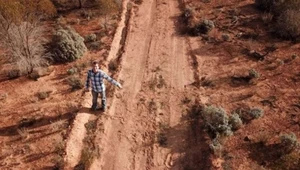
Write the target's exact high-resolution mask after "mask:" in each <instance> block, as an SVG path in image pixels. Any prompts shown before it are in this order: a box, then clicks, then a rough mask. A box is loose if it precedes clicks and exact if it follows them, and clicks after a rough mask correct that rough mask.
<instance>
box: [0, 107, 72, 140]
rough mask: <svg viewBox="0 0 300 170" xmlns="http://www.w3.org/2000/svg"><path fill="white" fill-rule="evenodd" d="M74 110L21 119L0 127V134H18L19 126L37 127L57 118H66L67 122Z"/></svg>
mask: <svg viewBox="0 0 300 170" xmlns="http://www.w3.org/2000/svg"><path fill="white" fill-rule="evenodd" d="M75 114H76V113H74V112H68V113H66V114H63V115H57V116H45V117H42V118H39V119H34V118H31V119H22V120H21V121H20V122H19V123H18V124H16V125H12V126H7V127H1V128H0V136H14V135H18V134H19V133H18V129H21V128H29V129H33V128H37V127H41V126H46V125H49V124H52V123H53V122H56V121H59V120H68V121H69V122H70V121H72V120H73V119H74V118H75Z"/></svg>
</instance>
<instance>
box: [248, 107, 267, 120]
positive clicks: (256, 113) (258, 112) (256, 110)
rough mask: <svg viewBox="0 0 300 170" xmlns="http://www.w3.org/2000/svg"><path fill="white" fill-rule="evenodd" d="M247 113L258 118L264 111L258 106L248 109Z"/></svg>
mask: <svg viewBox="0 0 300 170" xmlns="http://www.w3.org/2000/svg"><path fill="white" fill-rule="evenodd" d="M248 113H249V115H250V116H251V117H252V118H254V119H258V118H260V117H262V116H263V115H264V111H263V110H262V109H260V108H253V109H250V110H249V112H248Z"/></svg>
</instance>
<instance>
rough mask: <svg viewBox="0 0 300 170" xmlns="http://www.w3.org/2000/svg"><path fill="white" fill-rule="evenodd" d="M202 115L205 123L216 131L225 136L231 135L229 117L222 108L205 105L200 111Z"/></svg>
mask: <svg viewBox="0 0 300 170" xmlns="http://www.w3.org/2000/svg"><path fill="white" fill-rule="evenodd" d="M202 117H203V119H204V121H205V123H206V124H207V125H209V126H210V128H212V129H213V130H215V131H217V132H218V133H220V134H222V135H225V136H230V135H232V131H231V125H230V124H229V118H228V116H227V114H226V112H225V110H224V109H223V108H218V107H215V106H207V107H205V108H204V109H203V111H202Z"/></svg>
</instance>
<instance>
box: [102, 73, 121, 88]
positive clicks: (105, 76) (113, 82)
mask: <svg viewBox="0 0 300 170" xmlns="http://www.w3.org/2000/svg"><path fill="white" fill-rule="evenodd" d="M103 78H105V79H106V80H107V81H109V82H110V83H112V84H113V85H115V86H117V87H119V88H122V86H121V84H120V83H119V82H117V81H116V80H114V79H112V78H111V77H109V76H108V75H107V74H106V73H104V72H103Z"/></svg>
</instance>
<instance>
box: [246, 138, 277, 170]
mask: <svg viewBox="0 0 300 170" xmlns="http://www.w3.org/2000/svg"><path fill="white" fill-rule="evenodd" d="M245 147H246V148H247V150H248V151H250V154H249V157H250V158H251V159H252V160H253V161H255V162H257V164H259V165H262V166H266V167H267V166H268V165H270V164H271V163H273V162H275V161H276V160H278V159H279V158H280V157H281V156H282V153H281V152H280V151H281V150H282V146H280V144H271V145H265V144H264V143H263V142H256V143H250V144H248V143H247V144H246V146H245Z"/></svg>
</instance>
